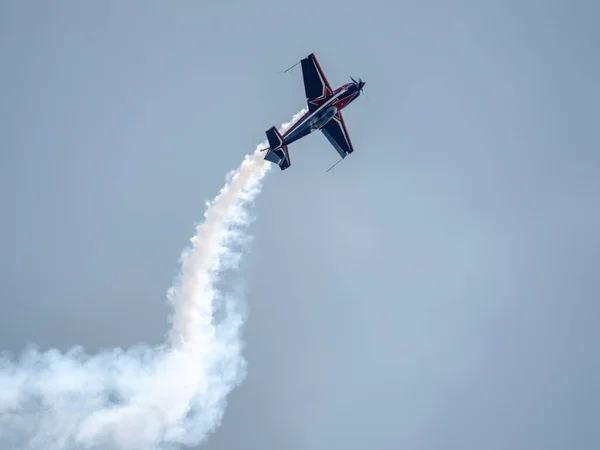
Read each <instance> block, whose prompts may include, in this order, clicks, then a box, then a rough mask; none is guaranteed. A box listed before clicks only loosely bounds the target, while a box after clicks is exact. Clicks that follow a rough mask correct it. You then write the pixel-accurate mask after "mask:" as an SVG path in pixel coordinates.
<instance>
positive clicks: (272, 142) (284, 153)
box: [263, 53, 366, 170]
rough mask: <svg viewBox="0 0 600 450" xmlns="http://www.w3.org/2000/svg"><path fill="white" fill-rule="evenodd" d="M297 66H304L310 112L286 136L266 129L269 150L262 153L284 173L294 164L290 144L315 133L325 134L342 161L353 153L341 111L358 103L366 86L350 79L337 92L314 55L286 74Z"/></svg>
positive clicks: (305, 86) (361, 82) (275, 129)
mask: <svg viewBox="0 0 600 450" xmlns="http://www.w3.org/2000/svg"><path fill="white" fill-rule="evenodd" d="M298 64H302V75H303V78H304V91H305V93H306V102H307V103H308V112H307V113H306V114H304V116H302V117H301V118H300V119H298V121H297V122H296V123H294V124H293V125H292V126H291V127H290V128H289V129H288V130H287V131H286V132H285V133H284V134H283V136H282V135H281V134H280V133H279V131H278V130H277V128H275V127H272V128H270V129H269V130H267V131H266V134H267V139H268V141H269V147H268V148H265V149H263V151H267V154H266V155H265V159H266V160H267V161H270V162H272V163H275V164H277V165H278V166H279V167H280V168H281V170H285V169H287V168H288V167H290V164H291V163H290V154H289V151H288V145H290V144H291V143H292V142H294V141H297V140H298V139H300V138H303V137H304V136H307V135H308V134H310V133H312V132H313V131H316V130H321V131H322V132H323V134H324V135H325V137H326V138H327V139H328V140H329V142H330V143H331V145H333V147H334V148H335V149H336V150H337V152H338V153H339V154H340V156H341V157H342V159H344V158H345V157H346V156H348V155H349V154H350V153H352V152H353V151H354V148H353V147H352V142H351V141H350V136H349V135H348V130H347V129H346V124H345V123H344V117H343V116H342V109H344V108H345V107H346V106H348V105H349V104H350V103H351V102H353V101H354V100H356V98H357V97H358V96H359V95H360V93H361V92H362V90H363V87H364V85H365V84H366V83H365V82H364V81H362V80H361V79H360V78H359V79H358V81H356V80H355V79H354V78H352V77H350V79H351V80H352V83H348V84H344V85H343V86H341V87H339V88H337V89H336V90H335V91H334V90H333V89H331V86H330V84H329V82H328V81H327V78H326V77H325V74H324V73H323V70H321V66H320V65H319V62H318V61H317V58H316V57H315V55H314V53H311V54H310V55H308V56H307V57H306V58H304V59H302V60H301V61H300V62H298V63H296V64H294V65H293V66H292V67H290V68H289V69H287V70H286V72H287V71H288V70H290V69H292V68H294V67H295V66H297V65H298ZM342 159H340V160H339V161H338V162H337V163H339V162H340V161H341V160H342ZM337 163H335V164H334V165H333V166H332V167H330V168H329V170H331V169H332V168H333V167H334V166H335V165H336V164H337Z"/></svg>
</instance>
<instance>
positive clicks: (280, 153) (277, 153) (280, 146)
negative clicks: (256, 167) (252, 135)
mask: <svg viewBox="0 0 600 450" xmlns="http://www.w3.org/2000/svg"><path fill="white" fill-rule="evenodd" d="M266 134H267V140H268V141H269V149H268V151H267V154H266V155H265V159H266V160H267V161H270V162H272V163H274V164H277V165H278V166H279V168H280V169H281V170H285V169H287V168H288V167H290V165H291V162H290V153H289V152H288V148H287V145H285V142H284V140H283V137H282V136H281V134H280V133H279V131H278V130H277V128H275V127H271V128H269V129H268V130H267V131H266Z"/></svg>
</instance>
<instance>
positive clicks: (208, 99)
mask: <svg viewBox="0 0 600 450" xmlns="http://www.w3.org/2000/svg"><path fill="white" fill-rule="evenodd" d="M599 14H600V6H599V5H598V3H597V2H593V1H587V2H585V1H579V2H577V1H576V2H567V1H562V2H557V1H551V0H550V1H549V0H545V1H541V0H540V1H516V0H509V1H496V2H488V1H477V2H475V1H473V2H466V1H457V2H444V1H420V2H402V1H399V2H384V1H369V2H348V1H325V2H321V1H302V2H274V1H263V0H260V1H236V2H233V1H205V2H201V1H197V2H193V1H179V2H142V1H127V2H122V1H119V2H117V1H105V2H95V4H94V5H92V4H91V3H89V2H76V1H69V2H66V1H62V2H20V1H6V0H5V1H2V2H0V61H1V70H0V99H1V100H0V206H1V211H2V220H0V249H1V250H2V251H1V252H0V308H1V309H0V348H3V349H8V350H12V351H15V352H19V351H20V350H21V349H22V348H24V347H25V345H26V344H27V343H29V342H35V343H37V344H38V345H39V346H40V347H41V348H42V349H47V348H50V347H58V348H60V349H63V350H66V349H67V348H69V347H70V346H71V345H74V344H82V345H84V346H85V347H86V349H87V350H88V351H89V352H95V351H97V350H98V349H100V348H106V347H114V346H122V347H128V346H130V345H132V344H134V343H137V342H140V341H143V342H146V343H149V344H157V343H160V342H162V341H163V339H164V334H165V332H166V331H167V328H168V323H167V317H168V314H169V309H168V307H167V305H166V301H165V300H166V297H165V295H166V291H167V289H168V287H169V286H170V285H171V282H172V280H173V277H174V275H175V274H176V272H177V269H178V265H177V261H178V258H179V255H180V252H181V251H182V249H183V248H184V247H185V246H186V245H187V243H188V239H189V238H190V237H191V236H192V234H193V231H194V228H193V227H194V224H195V223H196V222H198V221H200V220H201V218H202V214H203V212H204V201H205V200H208V199H210V198H212V197H213V196H214V195H215V194H216V193H217V192H218V190H219V189H220V188H221V186H222V185H223V182H224V176H225V174H226V173H227V172H228V171H229V170H231V169H234V168H236V167H237V166H238V164H239V163H240V161H241V159H242V157H243V156H244V155H245V154H246V153H249V152H252V151H253V150H254V148H255V146H256V145H257V144H259V143H260V142H261V141H263V140H264V136H265V135H264V131H265V130H266V129H268V128H269V127H271V126H272V125H277V126H279V125H280V124H281V123H282V122H285V121H288V120H289V119H290V118H291V117H292V115H293V114H295V113H296V112H298V111H299V110H300V109H301V108H302V107H304V91H303V87H302V75H301V70H300V67H298V68H296V69H295V70H294V71H293V72H292V73H288V74H285V75H282V74H279V73H278V72H280V71H282V70H283V69H286V68H287V67H289V66H290V65H292V64H294V63H295V62H297V61H298V60H299V59H301V58H302V57H305V56H307V55H308V54H309V53H311V52H315V53H316V55H317V57H318V58H319V60H320V62H321V65H322V67H323V70H324V71H325V73H326V75H327V77H328V78H329V81H330V82H331V84H332V85H334V86H335V87H337V86H339V85H340V84H343V83H345V82H347V81H349V76H354V77H355V78H357V77H362V78H363V79H364V80H366V81H367V85H366V87H365V92H364V93H363V95H362V96H361V97H360V98H359V99H358V100H357V101H356V102H354V103H353V104H352V105H351V106H350V107H349V108H348V109H347V110H346V111H345V113H344V114H345V119H346V123H347V126H348V130H349V133H350V135H351V138H352V140H353V143H354V146H355V149H356V151H355V153H354V154H353V155H351V157H349V158H348V159H347V160H346V161H344V162H343V163H342V164H340V165H339V166H338V168H337V169H336V171H335V172H334V173H333V174H331V173H325V170H326V169H327V168H328V167H329V166H330V165H331V164H333V163H334V162H335V161H336V159H337V153H336V152H335V151H334V150H333V148H332V147H331V146H330V144H329V142H328V141H327V140H326V139H325V138H324V137H323V136H322V135H320V134H315V135H312V136H309V137H307V138H306V139H303V140H301V141H299V142H297V143H295V144H293V145H292V146H291V147H290V149H291V161H292V166H291V168H290V169H289V170H287V171H285V172H280V171H279V170H278V169H277V170H274V171H273V173H271V174H270V175H269V176H268V178H267V180H266V183H265V191H264V193H263V194H262V195H261V196H260V197H259V199H258V201H257V204H256V208H255V209H254V213H255V214H256V217H257V220H256V222H255V223H254V224H253V225H252V227H251V232H252V234H253V235H254V237H255V239H254V243H253V245H252V250H251V252H250V253H249V254H248V255H246V257H245V260H244V267H243V276H244V279H245V280H246V291H247V299H246V300H247V302H248V306H249V321H248V323H247V325H246V327H245V333H244V338H245V341H246V343H247V347H246V350H245V353H244V354H245V357H246V359H247V361H248V364H249V365H248V370H249V373H248V376H247V378H246V380H245V382H244V383H243V385H242V386H241V387H240V388H238V389H237V390H235V391H234V392H233V393H232V395H231V396H230V397H229V406H228V409H227V411H226V413H225V418H224V422H223V424H222V426H221V427H220V428H219V429H218V430H217V432H216V433H215V434H214V435H213V436H212V437H211V438H210V440H209V442H208V443H207V444H206V445H205V446H203V448H206V449H210V450H226V449H227V450H229V449H232V450H233V449H277V450H281V449H289V450H292V449H298V450H300V449H302V450H313V449H315V450H316V449H331V448H336V449H345V450H359V449H361V450H363V449H390V450H391V449H395V450H397V449H411V450H437V449H440V450H441V449H445V450H446V449H456V450H464V449H473V450H476V449H477V450H478V449H482V448H485V449H487V450H495V449H507V450H509V449H510V450H518V449H528V450H529V449H544V450H554V449H556V450H564V449H577V450H584V449H585V450H587V449H590V450H592V449H598V448H600V426H599V424H598V417H599V416H600V394H599V389H600V381H599V380H600V360H599V356H598V342H599V339H600V328H599V327H598V317H599V314H600V306H599V303H598V301H599V300H600V299H599V294H600V275H599V268H600V231H599V230H600V207H599V205H600V177H599V176H598V169H599V164H600V149H599V144H598V143H599V141H600V139H599V138H600V136H599V132H598V118H599V117H600V108H599V107H598V105H599V104H600V58H599V57H598V48H599V46H600V33H599V32H598V28H597V24H598V17H599ZM269 274H276V275H277V276H276V277H275V276H270V275H269Z"/></svg>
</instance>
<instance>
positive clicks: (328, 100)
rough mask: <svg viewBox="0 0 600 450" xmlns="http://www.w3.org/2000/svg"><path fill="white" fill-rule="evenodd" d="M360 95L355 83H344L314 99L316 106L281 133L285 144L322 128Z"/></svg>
mask: <svg viewBox="0 0 600 450" xmlns="http://www.w3.org/2000/svg"><path fill="white" fill-rule="evenodd" d="M359 95H360V89H359V87H358V85H356V84H355V83H348V84H344V85H343V86H340V87H339V88H337V89H336V90H335V91H334V92H333V94H332V95H330V96H328V97H323V99H322V100H320V101H319V102H317V101H315V102H314V103H316V105H317V106H316V108H313V109H312V110H311V111H308V112H307V113H306V114H304V116H302V117H301V118H300V119H298V121H297V122H296V123H295V124H294V125H292V126H291V127H290V128H289V130H288V131H287V132H286V133H285V134H284V135H283V139H284V141H285V143H286V144H291V143H292V142H294V141H297V140H298V139H300V138H303V137H304V136H306V135H308V134H310V133H312V132H313V131H316V130H320V129H321V128H323V127H324V126H325V125H326V124H327V123H328V122H329V121H330V120H331V119H332V118H333V117H334V116H335V114H336V113H337V112H338V111H341V110H342V109H344V108H345V107H346V106H348V105H349V104H350V103H351V102H353V101H354V100H356V98H357V97H358V96H359Z"/></svg>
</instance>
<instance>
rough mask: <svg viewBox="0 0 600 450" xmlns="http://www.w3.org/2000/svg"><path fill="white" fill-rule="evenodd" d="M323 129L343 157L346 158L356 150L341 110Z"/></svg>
mask: <svg viewBox="0 0 600 450" xmlns="http://www.w3.org/2000/svg"><path fill="white" fill-rule="evenodd" d="M321 131H322V132H323V134H324V135H325V137H326V138H327V139H328V140H329V142H331V145H333V147H334V148H335V149H336V150H337V152H338V153H339V154H340V156H341V157H342V158H345V157H346V156H347V155H349V154H350V153H352V152H353V151H354V147H353V146H352V141H350V135H349V134H348V130H347V129H346V124H345V123H344V117H343V116H342V112H341V111H338V112H337V113H336V115H335V116H333V117H332V118H331V120H330V121H329V122H327V124H326V125H325V126H324V127H323V128H321Z"/></svg>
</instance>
